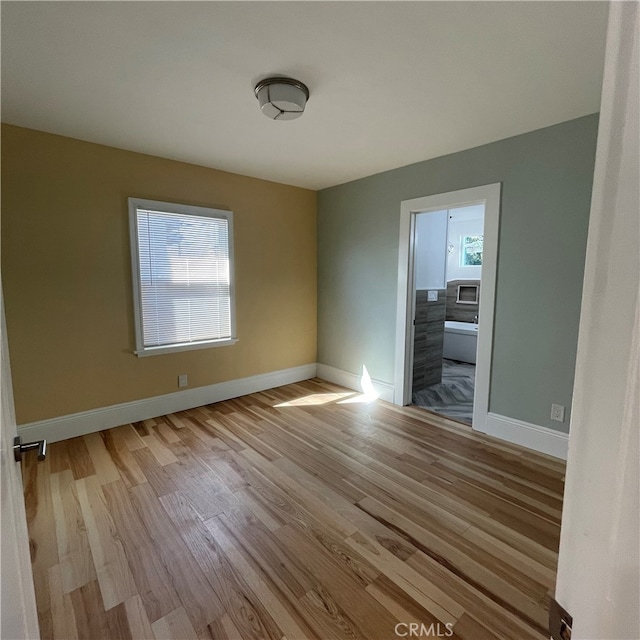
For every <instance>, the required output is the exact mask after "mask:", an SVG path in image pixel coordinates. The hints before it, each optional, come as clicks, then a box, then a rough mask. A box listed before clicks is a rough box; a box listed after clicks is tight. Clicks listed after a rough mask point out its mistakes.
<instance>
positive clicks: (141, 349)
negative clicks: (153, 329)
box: [128, 198, 238, 357]
mask: <svg viewBox="0 0 640 640" xmlns="http://www.w3.org/2000/svg"><path fill="white" fill-rule="evenodd" d="M128 201H129V238H130V242H131V268H132V276H133V277H132V280H133V312H134V320H135V333H136V348H135V350H134V352H133V353H134V354H135V355H137V356H138V357H145V356H155V355H161V354H165V353H176V352H178V351H193V350H195V349H209V348H212V347H224V346H228V345H232V344H235V343H236V342H238V338H237V334H236V304H235V303H236V289H235V275H234V274H235V272H234V265H235V260H234V253H233V244H234V243H233V212H232V211H226V210H224V209H211V208H207V207H196V206H193V205H187V204H178V203H172V202H159V201H157V200H145V199H143V198H129V199H128ZM138 209H152V210H153V211H160V212H163V213H177V214H184V215H196V216H207V217H210V218H224V219H226V220H228V222H229V293H230V297H231V337H230V338H222V339H219V340H202V341H199V342H183V343H176V344H171V345H162V346H157V347H145V346H144V337H143V333H142V300H141V296H140V256H139V253H138V246H139V242H138V224H137V211H138Z"/></svg>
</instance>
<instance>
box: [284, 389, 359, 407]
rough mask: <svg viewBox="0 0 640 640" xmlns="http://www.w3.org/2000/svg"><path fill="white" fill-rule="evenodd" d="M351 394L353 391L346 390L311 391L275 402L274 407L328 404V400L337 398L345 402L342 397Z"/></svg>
mask: <svg viewBox="0 0 640 640" xmlns="http://www.w3.org/2000/svg"><path fill="white" fill-rule="evenodd" d="M353 394H354V392H353V391H348V392H346V393H312V394H311V395H309V396H304V397H302V398H296V399H295V400H289V401H288V402H281V403H280V404H276V405H274V406H275V407H308V406H312V405H322V404H329V403H330V402H336V401H338V400H342V402H345V400H343V398H348V397H349V396H352V395H353ZM338 404H339V403H338Z"/></svg>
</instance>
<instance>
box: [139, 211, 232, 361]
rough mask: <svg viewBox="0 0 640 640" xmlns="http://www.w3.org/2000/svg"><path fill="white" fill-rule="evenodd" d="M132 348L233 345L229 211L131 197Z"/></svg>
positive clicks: (157, 349)
mask: <svg viewBox="0 0 640 640" xmlns="http://www.w3.org/2000/svg"><path fill="white" fill-rule="evenodd" d="M129 218H130V225H131V229H130V231H131V257H132V266H133V292H134V311H135V323H136V354H137V355H138V356H146V355H153V354H159V353H167V352H170V351H184V350H187V349H201V348H204V347H215V346H221V345H228V344H233V343H235V342H236V338H235V317H234V295H233V225H232V222H233V214H232V213H231V212H230V211H220V210H218V209H205V208H203V207H191V206H187V205H179V204H170V203H167V202H154V201H152V200H139V199H137V198H129Z"/></svg>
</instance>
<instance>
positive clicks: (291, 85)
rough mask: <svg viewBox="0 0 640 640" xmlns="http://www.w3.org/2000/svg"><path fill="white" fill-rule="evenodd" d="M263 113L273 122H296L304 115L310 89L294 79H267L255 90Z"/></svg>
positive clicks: (259, 83) (261, 81)
mask: <svg viewBox="0 0 640 640" xmlns="http://www.w3.org/2000/svg"><path fill="white" fill-rule="evenodd" d="M254 92H255V94H256V98H258V102H259V103H260V108H261V109H262V113H264V115H265V116H267V118H271V119H272V120H295V119H296V118H299V117H300V116H301V115H302V114H303V113H304V107H305V105H306V104H307V100H308V99H309V89H307V87H306V85H304V84H302V82H298V81H297V80H294V79H293V78H265V79H264V80H260V82H258V84H257V85H256V88H255V89H254Z"/></svg>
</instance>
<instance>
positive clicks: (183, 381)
mask: <svg viewBox="0 0 640 640" xmlns="http://www.w3.org/2000/svg"><path fill="white" fill-rule="evenodd" d="M188 385H189V381H188V379H187V374H186V373H182V374H180V375H179V376H178V386H179V387H186V386H188Z"/></svg>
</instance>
